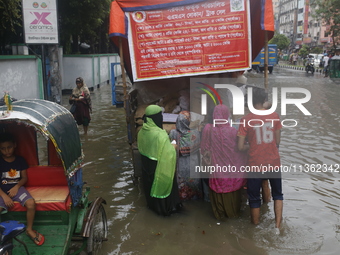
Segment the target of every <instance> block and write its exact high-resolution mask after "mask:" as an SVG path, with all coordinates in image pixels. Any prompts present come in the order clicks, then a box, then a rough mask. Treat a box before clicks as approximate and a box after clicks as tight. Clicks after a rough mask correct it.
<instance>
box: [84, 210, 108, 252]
mask: <svg viewBox="0 0 340 255" xmlns="http://www.w3.org/2000/svg"><path fill="white" fill-rule="evenodd" d="M106 240H107V219H106V213H105V209H104V207H103V205H100V206H99V208H98V211H97V213H96V215H94V220H93V223H92V225H91V229H90V235H89V237H88V238H87V254H89V255H97V254H100V248H101V246H102V243H103V241H106Z"/></svg>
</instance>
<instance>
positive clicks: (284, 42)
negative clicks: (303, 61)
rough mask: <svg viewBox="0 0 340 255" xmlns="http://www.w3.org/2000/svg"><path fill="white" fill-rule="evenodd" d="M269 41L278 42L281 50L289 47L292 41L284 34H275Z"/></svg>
mask: <svg viewBox="0 0 340 255" xmlns="http://www.w3.org/2000/svg"><path fill="white" fill-rule="evenodd" d="M269 43H270V44H276V45H277V47H278V48H279V49H280V50H284V49H287V48H288V46H289V44H290V41H289V39H288V37H287V36H285V35H283V34H275V35H274V37H273V38H272V39H271V40H270V41H269Z"/></svg>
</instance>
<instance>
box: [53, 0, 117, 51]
mask: <svg viewBox="0 0 340 255" xmlns="http://www.w3.org/2000/svg"><path fill="white" fill-rule="evenodd" d="M110 3H111V0H101V1H97V0H83V1H79V0H59V1H58V9H59V17H60V18H59V26H60V31H61V34H60V43H61V45H63V46H64V49H65V53H79V52H80V48H79V44H80V43H87V44H89V45H90V46H91V48H90V51H91V52H92V53H94V52H101V51H104V52H107V48H108V45H109V39H108V37H107V33H108V17H109V12H110ZM103 39H104V40H103ZM102 48H105V49H103V50H102Z"/></svg>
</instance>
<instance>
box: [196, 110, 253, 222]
mask: <svg viewBox="0 0 340 255" xmlns="http://www.w3.org/2000/svg"><path fill="white" fill-rule="evenodd" d="M229 116H230V113H229V109H228V107H227V106H225V105H222V104H221V105H217V106H215V109H214V113H213V119H224V120H228V119H229ZM207 151H209V152H210V155H211V156H210V158H211V163H210V165H211V166H215V167H216V166H217V165H218V166H220V167H223V166H225V167H227V168H228V167H229V166H230V168H229V169H233V171H230V172H228V171H227V172H222V171H221V172H215V173H213V174H211V175H210V176H211V177H210V179H209V187H210V191H209V196H210V201H211V205H212V209H213V213H214V215H215V217H216V218H217V219H218V220H221V219H223V218H225V217H227V218H231V217H238V216H239V213H240V209H241V190H242V188H243V186H244V185H245V183H246V179H245V175H244V174H243V173H241V172H240V168H241V166H246V165H247V154H246V153H243V152H240V151H239V150H238V149H237V130H236V129H235V128H233V127H231V126H230V124H229V123H227V124H220V125H218V124H216V125H215V127H214V126H213V124H207V125H206V126H205V127H204V130H203V134H202V142H201V154H202V155H206V153H207Z"/></svg>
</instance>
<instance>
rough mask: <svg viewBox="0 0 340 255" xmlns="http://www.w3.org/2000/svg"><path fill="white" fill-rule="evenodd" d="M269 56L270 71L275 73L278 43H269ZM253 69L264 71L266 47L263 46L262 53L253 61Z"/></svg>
mask: <svg viewBox="0 0 340 255" xmlns="http://www.w3.org/2000/svg"><path fill="white" fill-rule="evenodd" d="M268 56H269V59H268V71H269V73H273V69H274V66H275V65H276V64H277V45H276V44H268ZM252 69H254V70H255V71H256V72H258V73H262V72H263V71H264V48H262V50H261V51H260V53H259V54H258V55H257V56H256V58H255V59H254V61H253V63H252Z"/></svg>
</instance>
